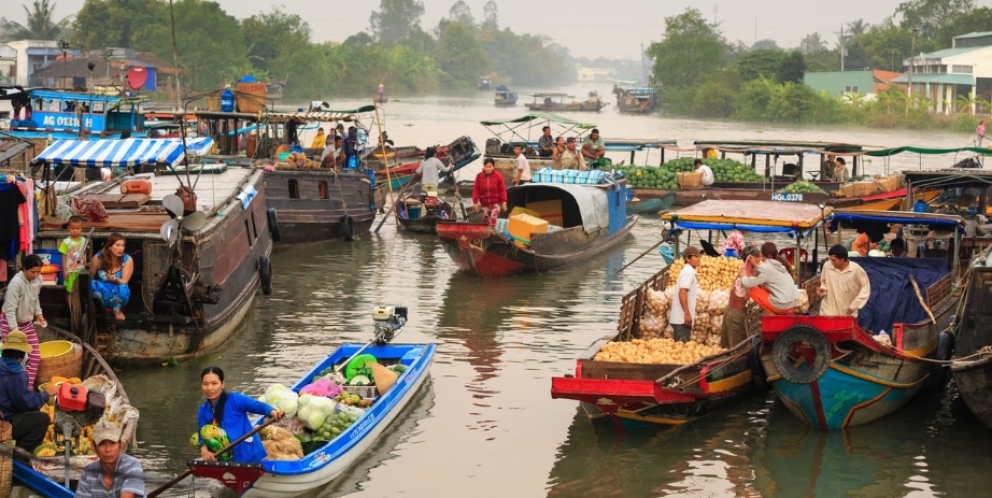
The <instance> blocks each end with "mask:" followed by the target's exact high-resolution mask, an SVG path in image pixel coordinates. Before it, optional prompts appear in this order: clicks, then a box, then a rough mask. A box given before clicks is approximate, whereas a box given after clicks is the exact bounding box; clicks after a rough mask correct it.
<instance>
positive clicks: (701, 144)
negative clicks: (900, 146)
mask: <svg viewBox="0 0 992 498" xmlns="http://www.w3.org/2000/svg"><path fill="white" fill-rule="evenodd" d="M694 144H695V145H696V148H697V149H700V150H702V149H708V148H716V149H720V150H726V151H728V152H731V151H738V152H752V151H753V152H758V153H762V152H764V153H769V152H770V153H802V152H819V151H828V152H860V151H862V150H864V148H865V147H866V146H865V145H860V144H849V143H841V142H815V141H814V142H800V141H790V140H696V141H695V142H694Z"/></svg>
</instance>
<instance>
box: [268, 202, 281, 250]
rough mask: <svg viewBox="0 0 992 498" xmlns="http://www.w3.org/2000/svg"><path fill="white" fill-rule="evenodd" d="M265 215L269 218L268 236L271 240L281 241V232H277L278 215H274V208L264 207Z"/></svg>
mask: <svg viewBox="0 0 992 498" xmlns="http://www.w3.org/2000/svg"><path fill="white" fill-rule="evenodd" d="M265 216H266V217H267V218H268V219H269V236H270V237H272V242H273V243H277V242H279V241H281V240H282V233H280V232H279V216H278V215H276V208H269V209H266V210H265Z"/></svg>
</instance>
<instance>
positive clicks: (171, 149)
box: [33, 137, 213, 168]
mask: <svg viewBox="0 0 992 498" xmlns="http://www.w3.org/2000/svg"><path fill="white" fill-rule="evenodd" d="M212 146H213V139H211V138H209V137H201V138H190V139H187V140H186V148H185V149H184V148H183V141H182V140H180V139H149V138H128V139H125V140H119V139H102V140H56V141H55V142H54V143H52V145H50V146H48V147H47V148H45V150H43V151H42V152H41V154H38V157H36V158H34V161H33V162H34V163H47V164H58V165H65V166H76V167H80V166H83V167H87V168H124V167H128V166H141V165H155V164H165V165H167V166H170V167H174V166H176V165H177V164H179V163H180V162H182V160H183V158H184V157H185V155H186V152H190V153H192V154H194V155H197V156H203V155H206V154H207V153H208V152H209V151H210V148H211V147H212Z"/></svg>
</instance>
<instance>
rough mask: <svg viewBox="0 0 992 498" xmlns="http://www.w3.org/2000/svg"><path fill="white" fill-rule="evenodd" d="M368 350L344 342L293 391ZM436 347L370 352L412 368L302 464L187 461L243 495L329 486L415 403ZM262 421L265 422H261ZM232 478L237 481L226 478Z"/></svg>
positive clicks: (282, 497)
mask: <svg viewBox="0 0 992 498" xmlns="http://www.w3.org/2000/svg"><path fill="white" fill-rule="evenodd" d="M362 348H363V345H362V344H342V345H341V346H340V347H338V348H337V349H336V350H335V351H334V352H333V353H331V355H330V356H328V357H327V358H325V359H324V360H323V361H321V362H320V363H318V364H317V365H316V366H314V367H313V368H312V369H311V370H310V371H309V372H308V373H307V374H306V375H304V376H303V378H302V379H300V380H299V381H298V382H297V383H296V385H294V386H293V390H294V391H296V392H299V391H300V389H302V388H303V387H305V386H307V385H309V384H310V383H311V382H312V380H313V379H314V377H316V376H317V374H318V373H320V372H321V371H323V370H325V369H327V368H330V367H334V366H336V365H339V364H341V363H343V362H346V361H347V360H348V359H349V358H350V357H351V356H352V355H353V354H355V353H358V352H359V351H360V350H361V349H362ZM435 351H436V346H435V345H433V344H387V345H384V346H372V347H369V348H368V349H365V350H364V353H366V354H371V355H372V356H374V357H375V358H376V360H377V361H378V362H380V364H383V365H395V364H400V365H403V366H404V367H406V370H405V371H404V372H403V373H401V374H400V376H399V378H398V379H397V380H396V382H395V383H394V384H393V386H392V387H390V388H389V390H388V391H386V392H385V394H383V395H381V396H376V397H375V401H374V403H373V404H372V406H371V407H370V408H368V409H367V410H365V412H364V413H363V414H362V415H361V416H360V417H358V419H357V420H355V421H354V423H353V424H352V425H350V426H349V427H348V428H347V429H345V430H343V431H342V432H341V433H340V434H339V435H337V436H336V437H334V439H332V440H330V441H328V442H327V443H325V444H323V445H321V446H318V447H316V448H314V449H313V450H312V451H310V452H309V453H308V454H306V455H304V456H303V458H302V459H299V460H263V461H262V462H261V463H260V464H229V463H216V462H205V461H203V460H193V461H190V462H188V463H187V465H188V466H189V468H190V469H192V470H193V475H194V476H196V477H201V478H212V479H218V480H220V481H221V482H222V483H223V484H224V485H225V486H227V487H228V488H229V489H231V490H232V491H233V492H234V493H235V494H237V495H238V496H246V497H259V498H263V497H264V498H277V497H278V498H291V497H295V496H302V495H306V494H308V493H312V492H315V491H316V490H318V489H320V488H323V487H325V486H326V485H327V484H329V483H331V482H332V481H334V480H335V479H337V478H338V477H339V476H340V475H341V474H342V473H344V472H345V471H346V470H348V469H349V468H350V467H351V466H352V465H354V464H355V462H356V461H357V460H359V459H361V458H362V457H363V456H364V455H365V454H366V452H367V451H368V450H369V448H371V447H372V445H373V444H375V442H376V441H377V440H378V439H379V438H380V437H381V436H382V434H383V432H385V431H386V429H387V428H389V426H390V425H391V424H392V423H393V422H394V420H395V419H396V417H397V416H399V415H400V413H401V412H403V410H404V409H405V408H406V407H407V406H409V405H410V402H411V401H412V400H413V399H414V397H415V395H416V394H417V392H418V391H419V390H420V388H421V386H423V384H424V382H425V381H426V380H427V378H428V376H429V369H430V365H431V362H432V361H433V359H434V353H435ZM259 423H261V421H259ZM227 475H230V476H231V477H230V478H228V477H226V476H227Z"/></svg>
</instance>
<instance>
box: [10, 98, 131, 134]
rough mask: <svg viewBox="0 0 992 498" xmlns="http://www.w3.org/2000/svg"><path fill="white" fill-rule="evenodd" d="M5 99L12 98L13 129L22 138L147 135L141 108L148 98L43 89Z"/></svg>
mask: <svg viewBox="0 0 992 498" xmlns="http://www.w3.org/2000/svg"><path fill="white" fill-rule="evenodd" d="M2 98H4V99H9V100H11V106H12V107H13V114H12V117H11V121H10V131H11V133H12V134H14V135H16V136H19V137H23V138H48V137H52V138H54V139H72V138H78V137H80V136H81V135H84V136H85V135H94V136H98V137H101V138H109V137H117V136H120V134H121V132H125V131H126V132H130V133H131V134H132V136H134V137H138V136H141V135H143V134H144V116H143V115H142V114H141V113H140V112H139V111H138V108H139V106H140V105H141V103H142V102H145V99H141V98H125V97H117V96H109V95H97V94H93V93H80V92H70V91H61V90H43V89H32V90H25V91H24V92H20V93H13V94H9V95H5V96H3V97H2ZM80 125H81V126H80Z"/></svg>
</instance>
